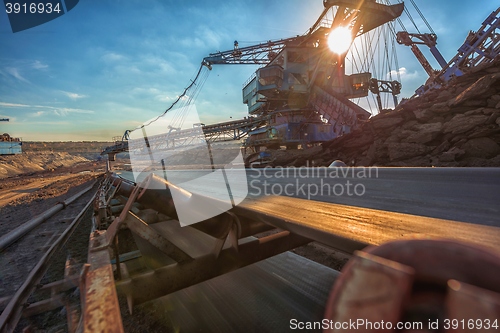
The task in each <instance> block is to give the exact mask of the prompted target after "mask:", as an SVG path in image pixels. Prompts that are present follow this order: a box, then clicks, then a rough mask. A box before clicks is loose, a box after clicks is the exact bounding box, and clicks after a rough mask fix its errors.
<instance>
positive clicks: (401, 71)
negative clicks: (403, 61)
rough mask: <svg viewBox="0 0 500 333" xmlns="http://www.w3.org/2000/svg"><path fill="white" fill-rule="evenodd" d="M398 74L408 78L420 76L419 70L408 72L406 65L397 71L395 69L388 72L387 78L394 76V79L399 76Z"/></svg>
mask: <svg viewBox="0 0 500 333" xmlns="http://www.w3.org/2000/svg"><path fill="white" fill-rule="evenodd" d="M398 74H399V75H400V76H401V78H402V79H407V80H411V79H416V78H419V77H420V74H419V73H418V71H414V72H408V70H407V69H406V67H401V68H399V70H397V71H396V70H394V69H393V70H392V71H390V72H389V73H387V78H388V79H389V78H391V77H392V79H393V80H394V79H396V78H397V76H398Z"/></svg>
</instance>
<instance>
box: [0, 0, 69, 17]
mask: <svg viewBox="0 0 500 333" xmlns="http://www.w3.org/2000/svg"><path fill="white" fill-rule="evenodd" d="M5 10H6V12H7V14H12V13H14V14H50V13H52V12H54V13H58V14H59V13H60V12H61V11H62V9H61V8H60V6H59V3H56V4H55V5H53V4H52V3H50V2H47V3H43V2H31V3H30V4H27V3H23V4H21V3H18V2H14V3H10V2H7V3H6V4H5Z"/></svg>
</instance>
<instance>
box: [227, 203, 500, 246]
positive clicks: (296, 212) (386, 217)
mask: <svg viewBox="0 0 500 333" xmlns="http://www.w3.org/2000/svg"><path fill="white" fill-rule="evenodd" d="M234 212H235V213H236V214H241V215H244V216H251V217H252V218H254V219H257V220H261V221H264V222H266V223H268V224H272V225H274V226H275V227H278V228H281V229H284V230H289V231H290V232H293V233H296V234H298V235H301V236H304V237H308V238H311V239H314V240H316V241H319V242H321V243H324V244H328V245H330V246H333V247H336V248H338V249H340V250H343V251H346V252H352V251H354V250H357V249H361V248H363V247H364V246H366V245H380V244H382V243H384V242H387V241H390V240H396V239H407V238H412V237H415V236H420V237H438V238H448V239H454V240H460V241H465V242H470V243H475V244H479V245H483V246H487V247H489V248H493V249H495V250H497V251H499V250H500V228H498V227H492V226H485V225H477V224H471V223H465V222H458V221H450V220H443V219H437V218H430V217H424V216H417V215H410V214H401V213H394V212H388V211H382V210H376V209H368V208H361V207H354V206H346V205H338V204H332V203H325V202H318V201H311V200H304V199H298V198H290V197H282V196H269V197H265V198H261V199H250V198H247V199H246V200H245V201H243V202H242V203H241V204H240V205H238V206H236V207H235V208H234Z"/></svg>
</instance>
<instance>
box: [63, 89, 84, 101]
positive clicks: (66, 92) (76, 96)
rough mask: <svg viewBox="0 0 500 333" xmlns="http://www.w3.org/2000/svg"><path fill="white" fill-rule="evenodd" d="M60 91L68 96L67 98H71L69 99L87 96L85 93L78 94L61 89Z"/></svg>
mask: <svg viewBox="0 0 500 333" xmlns="http://www.w3.org/2000/svg"><path fill="white" fill-rule="evenodd" d="M61 92H62V93H63V94H65V95H66V96H68V97H69V98H71V99H80V98H84V97H87V96H86V95H80V94H77V93H72V92H69V91H64V90H61Z"/></svg>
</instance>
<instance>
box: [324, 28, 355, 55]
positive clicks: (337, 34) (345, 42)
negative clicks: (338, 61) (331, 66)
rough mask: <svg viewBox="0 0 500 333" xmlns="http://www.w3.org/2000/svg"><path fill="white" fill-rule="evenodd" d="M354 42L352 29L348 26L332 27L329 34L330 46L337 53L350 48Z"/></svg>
mask: <svg viewBox="0 0 500 333" xmlns="http://www.w3.org/2000/svg"><path fill="white" fill-rule="evenodd" d="M351 43H352V35H351V30H350V29H349V28H347V27H338V28H335V29H332V31H330V34H329V36H328V47H329V48H330V50H332V51H333V52H335V53H337V54H342V53H345V52H347V50H349V47H350V46H351Z"/></svg>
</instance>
